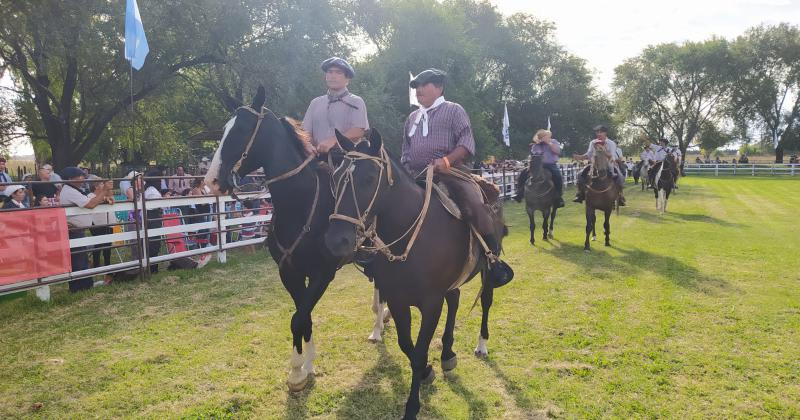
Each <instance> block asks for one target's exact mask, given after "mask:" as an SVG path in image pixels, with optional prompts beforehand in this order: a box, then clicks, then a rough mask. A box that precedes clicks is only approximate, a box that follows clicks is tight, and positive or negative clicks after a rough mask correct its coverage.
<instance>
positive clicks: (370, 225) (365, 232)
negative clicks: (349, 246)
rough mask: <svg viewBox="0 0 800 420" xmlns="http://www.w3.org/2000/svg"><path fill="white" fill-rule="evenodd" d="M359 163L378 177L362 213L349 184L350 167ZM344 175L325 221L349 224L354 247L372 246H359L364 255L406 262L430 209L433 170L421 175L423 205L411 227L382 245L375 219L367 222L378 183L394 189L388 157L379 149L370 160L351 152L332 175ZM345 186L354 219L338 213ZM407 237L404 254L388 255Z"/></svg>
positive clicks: (377, 189)
mask: <svg viewBox="0 0 800 420" xmlns="http://www.w3.org/2000/svg"><path fill="white" fill-rule="evenodd" d="M360 160H367V161H370V162H372V163H374V164H376V165H378V167H379V175H378V182H377V185H376V187H375V192H374V193H373V194H372V198H371V199H370V202H369V204H368V205H367V207H366V209H364V211H363V212H362V211H361V209H360V208H359V207H358V197H357V195H356V191H355V183H354V182H353V181H354V180H353V172H352V171H351V170H350V168H351V167H352V165H354V164H355V163H356V162H357V161H360ZM339 171H344V173H343V174H342V176H341V177H339V178H338V179H337V180H336V181H335V184H334V186H333V187H334V196H335V197H336V205H335V206H334V209H333V214H331V215H330V217H329V220H341V221H343V222H347V223H350V224H352V225H354V226H355V228H356V245H357V246H361V245H360V244H362V243H363V242H364V241H365V240H366V239H369V240H370V241H371V242H372V245H371V246H361V249H362V250H364V251H367V252H380V253H382V254H383V255H384V256H386V259H387V260H389V261H390V262H394V261H400V262H403V261H406V259H407V258H408V254H409V253H410V252H411V248H412V247H413V246H414V242H416V239H417V235H419V232H420V230H421V229H422V222H423V221H424V220H425V216H426V215H427V214H428V208H429V207H430V201H431V192H432V191H433V166H428V168H427V170H426V174H425V180H426V186H425V201H424V202H423V205H422V210H421V211H420V213H419V215H418V216H417V218H416V219H415V220H414V222H413V223H412V224H411V226H409V227H408V229H406V231H405V233H403V234H402V235H400V236H399V237H398V238H397V239H395V240H393V241H391V242H389V243H386V242H384V241H383V240H382V239H381V238H380V237H379V236H378V232H377V227H376V226H377V218H376V217H374V216H372V220H371V222H370V221H369V220H368V219H370V217H371V216H370V212H371V211H372V208H373V206H374V205H375V202H376V201H377V198H378V193H379V192H380V189H381V181H382V180H383V179H384V176H385V177H386V180H387V182H388V184H389V187H391V186H393V185H394V176H393V174H392V162H391V160H390V159H389V155H388V154H387V153H386V150H385V149H384V148H383V146H381V148H380V152H379V156H372V155H369V154H366V153H361V152H355V151H351V152H348V153H346V154H345V157H344V160H343V161H342V163H341V165H340V166H339V168H337V169H336V172H339ZM335 176H336V174H335V173H334V177H335ZM347 184H350V186H351V188H350V190H351V191H352V192H353V204H354V205H355V208H356V216H357V217H350V216H346V215H344V214H341V213H339V205H340V204H341V202H342V198H343V197H344V195H345V194H344V192H345V189H346V188H347ZM409 234H411V238H410V239H409V241H408V244H406V247H405V250H404V251H403V253H402V254H400V255H395V254H393V253H392V252H391V250H390V247H391V246H393V245H395V244H397V243H398V242H400V241H401V240H403V239H404V238H405V237H406V236H408V235H409Z"/></svg>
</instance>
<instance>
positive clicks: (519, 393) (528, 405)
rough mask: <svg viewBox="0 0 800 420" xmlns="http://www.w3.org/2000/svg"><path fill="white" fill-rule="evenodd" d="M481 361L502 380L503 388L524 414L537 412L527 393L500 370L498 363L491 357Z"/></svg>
mask: <svg viewBox="0 0 800 420" xmlns="http://www.w3.org/2000/svg"><path fill="white" fill-rule="evenodd" d="M481 360H482V361H483V363H484V364H485V365H486V366H488V367H489V368H491V369H492V371H493V372H494V374H495V376H497V377H498V378H500V380H501V381H502V383H503V388H504V389H505V391H506V393H507V394H509V395H511V396H512V397H513V398H514V403H516V405H517V407H518V408H519V409H520V411H522V412H524V413H531V412H532V411H534V410H535V407H534V405H533V401H531V400H530V398H528V396H526V395H525V393H524V392H523V390H522V387H520V385H518V384H516V383H515V382H514V381H512V380H511V379H510V378H509V377H508V375H506V373H505V372H503V370H502V369H501V368H500V366H498V365H497V362H495V361H494V360H493V359H492V358H491V356H489V357H486V358H481Z"/></svg>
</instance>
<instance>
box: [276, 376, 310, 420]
mask: <svg viewBox="0 0 800 420" xmlns="http://www.w3.org/2000/svg"><path fill="white" fill-rule="evenodd" d="M315 384H316V380H315V379H314V377H313V376H311V377H309V378H308V384H307V385H306V388H305V389H304V390H302V391H300V392H292V391H289V390H286V412H285V413H284V414H283V418H285V419H293V420H294V419H307V418H308V395H309V394H310V393H312V392H314V385H315Z"/></svg>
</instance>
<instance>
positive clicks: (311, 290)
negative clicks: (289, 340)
mask: <svg viewBox="0 0 800 420" xmlns="http://www.w3.org/2000/svg"><path fill="white" fill-rule="evenodd" d="M335 274H336V272H335V271H332V272H329V273H318V274H314V275H312V276H311V277H310V278H309V281H308V288H307V289H306V293H305V294H304V295H303V302H302V304H301V306H300V308H299V309H298V312H297V314H296V315H298V316H299V320H300V321H301V322H302V324H303V327H302V328H303V339H304V340H305V352H304V356H305V357H304V358H303V366H302V370H305V372H306V374H307V375H312V376H313V375H314V358H316V356H317V348H316V345H315V344H314V340H313V338H312V333H313V331H312V328H313V322H312V320H311V312H312V311H313V310H314V307H315V306H317V302H319V300H320V299H321V298H322V295H323V294H324V293H325V290H326V289H327V288H328V285H329V284H330V283H331V280H333V276H334V275H335Z"/></svg>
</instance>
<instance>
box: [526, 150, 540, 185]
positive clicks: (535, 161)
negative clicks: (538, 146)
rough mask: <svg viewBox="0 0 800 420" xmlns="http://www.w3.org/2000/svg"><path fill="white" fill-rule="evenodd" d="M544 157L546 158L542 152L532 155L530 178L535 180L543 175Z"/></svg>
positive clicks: (529, 170) (529, 166) (529, 167)
mask: <svg viewBox="0 0 800 420" xmlns="http://www.w3.org/2000/svg"><path fill="white" fill-rule="evenodd" d="M542 159H544V157H543V156H542V155H541V154H538V153H536V154H532V155H531V159H530V161H529V162H528V174H529V176H530V178H529V179H531V180H534V179H538V178H541V177H542V168H543V164H542Z"/></svg>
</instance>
